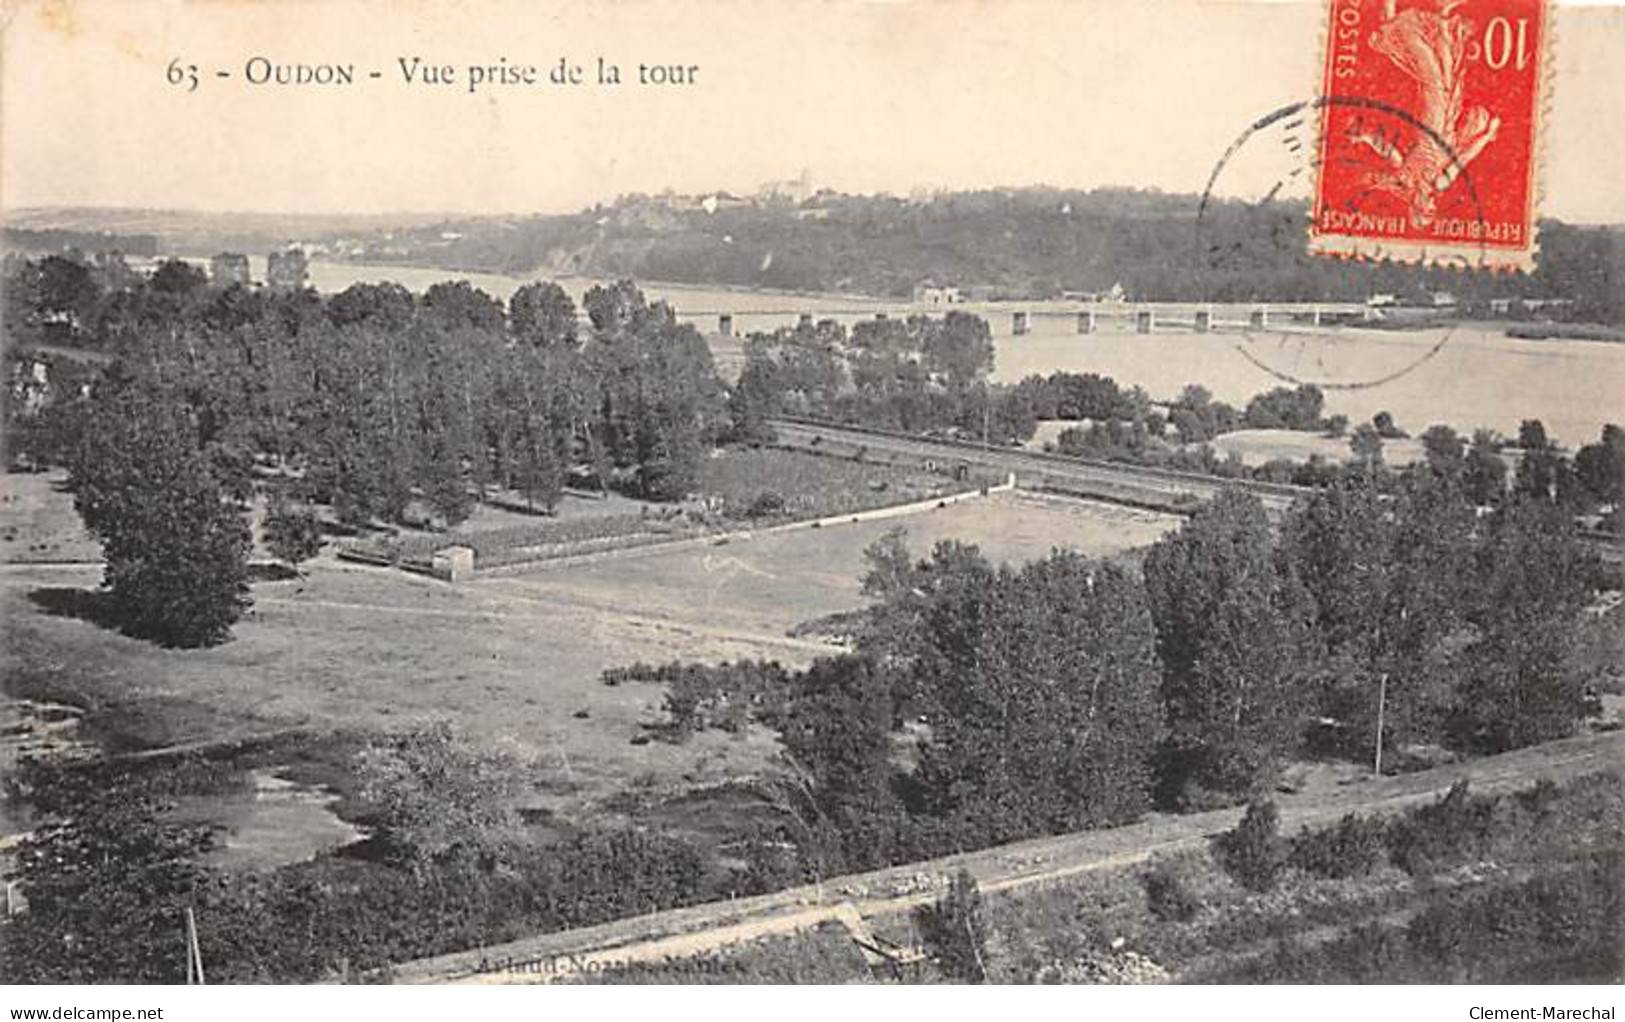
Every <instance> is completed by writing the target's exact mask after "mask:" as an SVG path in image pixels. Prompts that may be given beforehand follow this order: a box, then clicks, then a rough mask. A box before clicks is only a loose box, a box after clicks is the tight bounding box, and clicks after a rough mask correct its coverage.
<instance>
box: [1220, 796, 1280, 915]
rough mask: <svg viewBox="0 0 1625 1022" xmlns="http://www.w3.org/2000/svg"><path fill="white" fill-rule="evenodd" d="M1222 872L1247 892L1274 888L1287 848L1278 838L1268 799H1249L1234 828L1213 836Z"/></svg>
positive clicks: (1277, 825) (1275, 812)
mask: <svg viewBox="0 0 1625 1022" xmlns="http://www.w3.org/2000/svg"><path fill="white" fill-rule="evenodd" d="M1214 845H1215V850H1216V851H1217V852H1218V853H1219V863H1220V865H1222V866H1223V867H1224V871H1225V872H1226V873H1228V874H1230V876H1232V877H1233V878H1235V880H1236V882H1237V883H1239V884H1241V886H1243V887H1245V888H1247V889H1248V890H1249V891H1258V892H1260V893H1262V892H1265V891H1270V890H1273V889H1274V888H1275V882H1276V880H1277V879H1278V878H1279V877H1280V875H1281V870H1282V869H1283V868H1284V867H1285V866H1286V861H1287V855H1288V853H1289V848H1288V845H1287V842H1286V840H1285V839H1283V838H1282V837H1281V825H1280V813H1279V811H1278V810H1277V809H1276V808H1275V803H1274V802H1271V801H1263V802H1252V803H1250V804H1249V805H1248V806H1247V812H1246V813H1245V814H1244V815H1243V816H1242V818H1241V822H1240V823H1238V824H1236V826H1235V829H1234V830H1229V831H1226V832H1225V833H1223V834H1221V835H1219V836H1218V837H1217V838H1215V839H1214Z"/></svg>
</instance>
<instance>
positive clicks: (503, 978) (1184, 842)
mask: <svg viewBox="0 0 1625 1022" xmlns="http://www.w3.org/2000/svg"><path fill="white" fill-rule="evenodd" d="M1622 764H1625V732H1619V731H1615V732H1609V733H1604V734H1593V735H1585V736H1581V737H1577V738H1570V739H1565V740H1563V741H1558V742H1552V743H1549V744H1546V745H1543V746H1539V747H1536V748H1531V749H1520V750H1518V751H1516V752H1510V753H1506V754H1504V755H1500V756H1493V757H1487V758H1484V759H1480V760H1476V761H1473V762H1471V763H1464V764H1459V765H1454V766H1449V767H1441V768H1438V769H1435V770H1429V771H1425V772H1422V773H1415V774H1407V775H1404V776H1400V777H1385V778H1382V779H1380V780H1376V779H1371V778H1367V779H1364V780H1361V781H1359V782H1356V783H1353V784H1349V785H1346V786H1341V787H1337V788H1335V789H1334V790H1321V791H1316V792H1305V793H1302V794H1287V795H1282V796H1280V798H1279V799H1278V801H1277V805H1278V806H1279V808H1280V810H1281V825H1282V829H1283V830H1289V831H1290V830H1296V829H1297V828H1299V827H1302V826H1304V825H1311V824H1323V823H1328V822H1332V821H1335V820H1337V819H1339V818H1340V817H1342V816H1343V815H1345V814H1347V813H1350V812H1355V811H1360V812H1365V813H1376V812H1394V811H1397V810H1399V809H1403V808H1405V807H1407V806H1410V805H1413V804H1415V803H1417V802H1419V801H1426V800H1430V799H1433V798H1436V797H1438V796H1439V795H1440V794H1442V793H1443V792H1445V791H1446V790H1448V789H1449V787H1450V785H1452V784H1454V783H1455V782H1456V781H1458V780H1461V779H1463V778H1466V779H1468V780H1470V781H1471V782H1472V785H1473V788H1474V790H1476V791H1479V792H1493V791H1505V790H1509V789H1514V788H1518V787H1522V786H1524V785H1527V784H1529V783H1532V782H1533V781H1535V780H1538V779H1540V778H1549V779H1551V780H1554V781H1560V780H1563V779H1566V778H1570V777H1575V776H1578V775H1581V774H1585V773H1590V772H1593V771H1597V770H1603V769H1608V768H1611V767H1619V766H1621V765H1622ZM1241 813H1242V810H1241V809H1225V810H1218V811H1214V812H1207V813H1196V814H1191V815H1188V816H1165V815H1156V816H1153V817H1150V818H1148V819H1146V820H1144V821H1142V822H1140V823H1136V824H1132V825H1130V826H1126V827H1115V828H1111V829H1108V830H1098V831H1086V832H1083V833H1079V834H1069V835H1064V836H1061V837H1053V838H1040V839H1036V840H1032V841H1023V842H1019V843H1016V844H1011V845H1005V846H1002V847H999V848H992V849H987V850H984V851H980V852H971V853H966V854H963V855H955V856H950V857H947V858H943V859H935V860H931V861H927V862H919V863H911V864H908V865H904V866H897V867H893V868H891V869H885V870H878V871H875V872H871V873H862V874H855V875H852V876H845V877H838V878H834V879H831V880H828V881H826V882H824V883H822V884H816V885H809V886H804V887H796V888H791V889H789V890H786V891H781V892H778V893H776V894H769V895H763V896H761V897H756V898H748V899H741V900H738V901H730V902H715V903H711V904H707V905H698V906H694V907H692V908H686V909H676V910H672V911H668V912H659V913H655V914H652V915H647V916H640V917H635V918H631V919H623V920H619V921H616V922H612V923H605V924H603V925H600V926H592V927H584V928H582V929H579V930H571V931H565V932H561V933H553V934H547V935H543V936H539V937H534V938H529V939H526V940H521V941H515V942H513V943H511V944H506V945H500V946H497V947H490V948H485V949H482V950H480V951H469V952H461V953H458V954H451V955H443V956H440V957H437V958H431V959H423V960H420V961H415V962H408V963H404V964H402V965H399V966H397V967H396V968H395V970H394V978H395V980H396V981H397V982H407V983H548V982H553V981H556V980H561V979H568V978H570V977H572V976H575V975H580V974H584V973H588V972H592V971H602V970H604V969H607V968H613V967H617V966H622V965H625V964H628V963H640V962H641V963H648V962H661V961H665V960H667V959H673V958H683V957H689V956H694V955H702V954H707V953H711V952H715V951H717V950H719V949H722V948H726V947H728V946H730V945H736V944H741V943H747V942H750V941H755V940H760V939H762V938H764V937H771V936H779V935H786V934H793V933H797V932H803V931H806V930H810V929H812V928H814V927H816V926H818V925H820V924H822V923H826V922H835V921H838V912H839V911H840V909H841V906H842V905H843V904H847V903H850V904H851V905H852V906H853V907H854V908H855V909H856V910H857V912H858V913H859V914H860V915H861V916H863V917H865V918H868V919H875V918H880V917H885V916H890V915H895V914H897V913H900V912H907V911H909V910H911V909H913V908H914V907H915V906H917V905H921V904H924V903H926V902H928V901H931V900H933V899H934V898H936V897H937V896H938V893H939V891H940V890H941V887H942V885H944V884H945V883H946V880H947V878H948V877H949V876H951V875H952V874H953V873H954V872H956V871H957V870H959V869H961V868H964V869H968V870H969V871H970V872H971V874H972V875H973V876H975V877H976V879H977V882H978V884H979V885H980V887H981V889H982V890H983V891H984V892H987V893H997V892H1001V891H1011V890H1016V889H1019V888H1023V887H1029V886H1032V885H1037V884H1046V883H1055V882H1058V881H1064V880H1067V879H1069V878H1073V877H1077V876H1080V875H1082V874H1086V873H1090V872H1096V871H1101V870H1110V869H1118V868H1123V867H1126V866H1132V865H1134V864H1136V863H1139V862H1143V861H1145V860H1147V859H1149V858H1150V857H1151V856H1152V855H1154V854H1156V853H1158V852H1166V851H1173V850H1176V849H1185V848H1198V847H1201V846H1202V845H1203V844H1204V843H1205V842H1206V841H1207V840H1208V838H1209V837H1211V836H1212V835H1214V834H1217V833H1219V832H1221V831H1224V830H1228V829H1229V828H1231V827H1233V826H1235V824H1236V822H1237V821H1238V820H1239V819H1240V817H1241Z"/></svg>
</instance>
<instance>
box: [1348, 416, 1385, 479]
mask: <svg viewBox="0 0 1625 1022" xmlns="http://www.w3.org/2000/svg"><path fill="white" fill-rule="evenodd" d="M1349 450H1350V451H1352V452H1353V453H1354V462H1355V464H1356V465H1358V466H1360V469H1361V470H1362V471H1364V472H1365V473H1366V475H1373V474H1375V473H1376V472H1377V471H1378V470H1380V469H1381V468H1382V434H1381V433H1380V432H1379V431H1378V429H1377V428H1376V427H1375V426H1371V425H1368V424H1366V423H1363V422H1362V423H1361V424H1360V425H1358V426H1356V427H1354V434H1353V435H1352V436H1350V437H1349Z"/></svg>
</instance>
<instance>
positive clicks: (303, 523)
mask: <svg viewBox="0 0 1625 1022" xmlns="http://www.w3.org/2000/svg"><path fill="white" fill-rule="evenodd" d="M264 530H265V546H266V548H267V549H269V550H270V551H271V554H272V556H274V557H276V558H277V559H278V560H280V561H282V562H283V563H284V564H286V565H288V567H290V568H293V569H294V570H295V571H297V570H298V569H299V565H300V564H302V563H304V562H305V561H308V560H310V559H311V558H312V557H315V556H316V555H317V554H318V553H320V552H321V549H322V526H321V519H320V518H319V517H318V516H317V514H316V512H315V511H314V510H313V509H311V508H309V507H296V506H295V505H294V504H293V503H292V502H290V501H289V500H288V499H287V498H286V497H285V496H283V495H282V494H281V493H278V494H276V495H274V496H273V497H272V498H271V504H270V507H269V508H267V510H266V513H265V524H264Z"/></svg>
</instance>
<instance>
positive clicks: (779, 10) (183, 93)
mask: <svg viewBox="0 0 1625 1022" xmlns="http://www.w3.org/2000/svg"><path fill="white" fill-rule="evenodd" d="M1480 2H1486V0H1469V6H1471V5H1473V4H1477V3H1480ZM1522 2H1526V3H1528V2H1533V0H1522ZM3 9H4V11H5V12H6V14H5V17H6V18H7V22H6V25H5V29H4V40H3V44H0V45H3V60H0V209H20V208H25V207H37V206H62V205H73V206H125V207H144V208H178V209H202V210H215V211H260V212H305V213H391V212H456V213H533V212H567V211H574V210H578V209H581V208H583V207H586V206H590V205H592V204H593V203H595V202H599V201H609V200H611V199H613V198H614V197H615V196H617V195H619V194H623V193H627V192H659V191H662V190H664V189H667V188H671V189H674V190H676V191H678V192H687V193H700V192H707V191H712V190H717V189H727V190H731V191H737V192H753V191H754V190H755V189H756V187H757V186H758V185H760V184H761V183H763V182H765V181H770V180H781V179H787V178H792V177H795V176H797V175H798V174H799V173H800V172H801V171H802V170H803V169H804V168H805V169H806V170H807V171H808V172H809V173H810V176H811V179H812V181H813V183H814V185H815V186H820V187H830V188H835V189H838V190H841V191H849V192H877V191H887V192H892V193H896V194H907V193H909V192H911V191H914V190H916V189H920V188H949V189H959V188H975V187H992V186H1021V185H1029V184H1050V185H1056V186H1060V187H1084V188H1088V187H1097V186H1113V185H1119V186H1121V185H1128V186H1136V187H1147V188H1153V187H1154V188H1159V189H1162V190H1164V191H1171V192H1200V191H1201V190H1202V188H1203V187H1204V185H1205V184H1206V181H1207V178H1208V175H1209V173H1210V171H1211V170H1212V168H1213V166H1214V164H1215V162H1216V161H1217V160H1218V158H1219V156H1220V155H1221V154H1222V153H1223V152H1224V150H1225V148H1226V146H1228V145H1229V144H1230V143H1231V142H1232V141H1233V140H1234V139H1235V138H1236V137H1237V136H1238V135H1239V134H1240V133H1241V132H1242V131H1243V129H1245V128H1246V126H1247V125H1248V124H1249V123H1251V122H1252V121H1253V120H1254V119H1255V118H1257V117H1259V116H1261V115H1263V114H1265V113H1268V112H1269V111H1271V110H1274V109H1276V108H1278V107H1281V106H1283V105H1285V104H1288V103H1291V102H1294V101H1298V100H1303V99H1307V98H1309V97H1310V96H1311V95H1312V93H1313V91H1314V87H1315V82H1316V80H1317V65H1318V61H1319V53H1320V46H1321V31H1322V22H1323V19H1324V10H1325V8H1324V4H1323V3H1320V2H1312V0H1304V2H1294V0H1268V2H1265V0H1047V2H1022V0H1013V2H1012V0H1005V2H996V0H824V2H803V0H687V2H681V3H679V2H653V0H619V2H610V3H588V2H583V0H578V2H553V3H548V2H522V3H521V2H514V3H510V2H507V0H433V2H430V0H11V2H9V3H7V4H5V5H4V7H3ZM1554 38H1555V45H1554V54H1553V56H1554V71H1553V75H1552V92H1551V101H1550V116H1549V118H1548V120H1547V122H1546V157H1547V158H1546V162H1545V172H1544V178H1543V179H1544V182H1545V188H1544V192H1545V198H1544V200H1543V202H1542V212H1543V213H1545V214H1548V215H1553V216H1558V217H1561V218H1564V219H1568V220H1577V221H1583V222H1611V223H1625V188H1621V187H1619V186H1618V184H1617V181H1618V168H1619V167H1620V166H1621V165H1622V163H1625V61H1622V60H1620V59H1619V57H1618V55H1619V54H1620V53H1621V52H1625V7H1622V6H1618V5H1617V4H1612V5H1610V4H1598V5H1586V6H1574V5H1565V6H1563V7H1561V8H1559V10H1558V12H1557V16H1556V32H1555V36H1554ZM413 57H417V58H420V60H421V62H422V64H429V65H436V66H438V65H452V66H453V68H454V74H455V81H454V82H453V83H452V84H450V85H425V84H422V83H413V84H408V83H406V82H405V81H404V80H403V77H402V72H401V70H400V67H399V62H400V61H401V60H402V59H405V60H407V61H408V62H410V60H411V58H413ZM599 57H603V58H604V59H606V60H607V61H609V62H611V63H614V64H616V65H618V67H619V68H620V70H621V74H622V78H623V84H621V85H620V86H618V87H607V86H605V87H599V86H597V85H595V84H593V82H594V80H595V78H596V74H597V69H596V62H597V59H598V58H599ZM253 58H262V59H263V60H264V61H267V62H270V63H273V64H283V65H293V64H299V63H303V64H307V65H317V64H346V65H353V66H354V74H355V77H356V81H355V84H353V85H349V86H338V85H326V86H322V85H308V86H299V85H288V86H277V85H275V84H270V83H267V84H251V83H250V82H248V81H246V80H245V73H246V71H247V69H248V62H249V61H250V60H251V59H253ZM561 58H563V59H564V60H565V62H566V63H567V64H574V65H580V66H581V68H582V76H583V78H584V79H585V81H584V83H583V84H581V85H552V84H549V83H548V82H547V81H546V76H547V73H548V71H549V69H550V68H552V67H553V66H555V65H557V64H558V62H559V60H560V59H561ZM172 60H173V61H178V63H177V64H176V65H175V67H176V68H177V71H178V72H179V73H181V74H182V76H183V79H184V76H185V72H186V69H187V68H188V67H189V66H191V65H193V64H195V65H197V67H198V74H199V83H198V86H197V88H196V90H195V91H189V89H188V87H187V83H186V82H185V81H184V80H183V82H182V84H181V85H172V84H170V83H169V81H168V78H169V69H170V62H171V61H172ZM502 61H506V63H507V65H508V66H509V67H510V68H511V67H514V66H523V65H533V66H536V67H537V69H538V74H539V76H540V77H541V79H542V81H541V82H539V83H538V84H535V85H525V84H523V83H519V84H512V85H507V86H490V85H487V86H482V87H479V88H476V89H475V90H474V91H473V92H470V91H469V88H468V85H469V83H468V68H469V66H470V65H491V64H499V63H500V62H502ZM640 63H644V64H651V65H654V64H659V65H668V66H673V65H675V66H681V67H683V68H685V69H686V68H690V67H696V66H697V67H698V73H697V75H696V76H695V77H696V81H695V82H694V83H693V84H687V85H669V84H668V85H639V84H635V83H634V81H633V80H635V79H636V77H637V65H638V64H640ZM217 71H225V72H228V73H229V75H230V77H229V78H222V77H217V76H216V74H215V72H217ZM372 71H378V72H380V73H381V77H380V78H378V79H372V78H370V77H368V75H369V73H370V72H372ZM1266 172H1267V171H1266V169H1264V168H1260V169H1258V170H1257V171H1256V173H1258V174H1265V173H1266ZM1246 173H1247V172H1246V171H1243V170H1238V171H1237V172H1236V173H1234V174H1227V175H1226V179H1225V181H1224V183H1223V186H1224V188H1225V189H1227V190H1230V191H1232V192H1233V193H1235V194H1246V193H1247V192H1248V191H1249V190H1251V189H1254V188H1257V187H1259V186H1260V183H1261V182H1262V181H1263V180H1264V179H1263V178H1259V179H1257V180H1250V179H1248V178H1247V176H1246Z"/></svg>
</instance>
